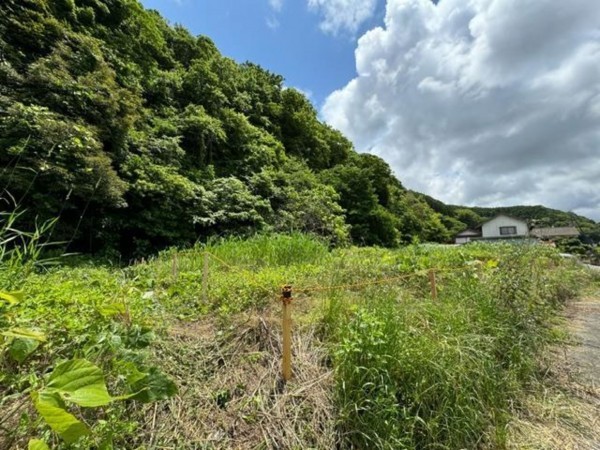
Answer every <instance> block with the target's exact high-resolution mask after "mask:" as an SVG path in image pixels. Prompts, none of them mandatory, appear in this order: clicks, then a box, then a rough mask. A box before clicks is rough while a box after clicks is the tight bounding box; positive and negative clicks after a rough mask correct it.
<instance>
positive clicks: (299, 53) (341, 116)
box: [142, 0, 600, 220]
mask: <svg viewBox="0 0 600 450" xmlns="http://www.w3.org/2000/svg"><path fill="white" fill-rule="evenodd" d="M142 1H143V3H144V4H145V5H146V6H147V7H150V8H154V9H158V10H159V11H160V12H161V13H162V15H163V16H164V17H166V18H167V19H168V20H169V21H170V22H171V23H173V24H175V23H179V24H182V25H184V26H185V27H186V28H188V29H189V30H190V31H191V32H192V33H194V34H203V35H207V36H209V37H210V38H211V39H212V40H213V41H214V42H215V43H216V45H217V46H218V47H219V49H220V50H221V52H222V53H223V54H224V55H226V56H229V57H232V58H234V59H235V60H237V61H240V62H243V61H247V60H249V61H252V62H254V63H257V64H260V65H261V66H263V67H264V68H266V69H268V70H270V71H272V72H275V73H278V74H280V75H283V76H284V77H285V79H286V85H287V86H291V87H295V88H298V89H300V90H302V91H304V92H305V93H309V94H310V98H311V100H312V101H313V103H314V104H315V106H316V107H317V109H318V110H319V114H320V117H321V118H322V119H323V120H325V121H326V122H328V123H329V124H331V125H332V126H334V127H335V128H337V129H339V130H340V131H342V133H344V134H345V135H346V136H347V137H348V138H349V139H350V140H351V141H352V142H353V143H354V146H355V148H356V149H357V150H358V151H368V152H370V153H374V154H376V155H379V156H381V157H382V158H383V159H385V160H386V161H387V162H388V163H389V164H390V166H391V167H392V169H393V170H394V173H395V174H396V175H397V176H398V178H399V179H400V180H401V181H402V183H403V184H404V186H406V187H408V188H410V189H414V190H417V191H419V192H424V193H426V194H429V195H432V196H434V197H436V198H438V199H440V200H443V201H445V202H447V203H451V204H467V205H480V206H502V205H518V204H529V205H532V204H533V205H535V204H544V205H546V206H550V207H554V208H558V209H562V210H567V211H568V210H571V211H575V212H577V213H580V214H583V215H587V216H588V217H592V218H594V219H595V220H600V189H598V180H600V126H599V124H600V64H599V63H598V61H600V8H599V7H598V5H597V1H593V0H569V1H568V2H565V1H563V2H559V1H557V0H494V1H491V0H469V1H467V0H441V1H439V2H438V1H435V0H434V1H432V0H142Z"/></svg>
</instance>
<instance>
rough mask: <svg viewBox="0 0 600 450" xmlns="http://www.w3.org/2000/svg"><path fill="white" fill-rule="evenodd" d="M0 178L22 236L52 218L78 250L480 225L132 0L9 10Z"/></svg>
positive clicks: (1, 79) (1, 26)
mask: <svg viewBox="0 0 600 450" xmlns="http://www.w3.org/2000/svg"><path fill="white" fill-rule="evenodd" d="M0 170H1V172H0V188H1V189H4V194H3V198H4V199H5V201H6V202H7V207H11V205H10V204H13V205H14V204H18V205H19V206H20V207H21V208H23V209H25V210H26V213H25V214H24V215H23V216H22V217H21V219H22V221H23V222H25V223H24V224H21V226H22V227H24V228H27V227H29V228H32V227H33V226H34V224H35V222H36V221H38V223H39V222H40V221H43V220H45V219H48V218H56V217H59V221H58V226H57V229H56V231H55V232H54V236H53V238H55V239H62V240H65V241H67V242H71V245H70V250H79V251H86V252H99V251H100V252H109V253H111V252H115V251H116V252H117V253H120V254H123V255H126V256H132V255H141V254H147V253H149V252H153V251H156V250H157V249H160V248H163V247H166V246H169V245H186V244H189V243H191V242H194V241H196V240H198V239H205V238H207V237H209V236H214V235H226V234H246V233H253V232H256V231H263V230H265V231H291V230H295V231H303V232H310V233H315V234H318V235H321V236H324V237H326V238H327V239H329V240H330V241H331V242H332V243H333V244H338V243H344V242H349V241H352V242H354V243H356V244H366V245H382V246H395V245H397V244H399V243H402V242H410V241H412V240H414V239H419V240H426V241H440V242H444V241H448V240H449V239H450V238H451V236H452V234H453V233H455V232H457V231H461V230H462V229H464V228H466V226H468V225H470V221H472V220H474V218H473V215H470V214H469V213H461V212H460V211H459V212H458V213H456V211H454V210H452V211H450V213H448V214H446V213H443V212H442V211H441V210H440V209H439V208H438V210H437V211H436V210H435V208H432V207H431V206H430V205H429V204H428V203H427V201H426V199H425V198H424V197H422V196H420V195H418V194H415V193H413V192H410V191H407V190H406V189H404V187H403V186H402V184H401V183H400V182H399V181H398V180H397V179H396V178H395V177H394V176H393V175H392V173H391V171H390V168H389V166H388V165H387V164H386V163H385V162H384V161H383V160H381V159H380V158H377V157H375V156H373V155H368V154H359V153H357V152H356V151H355V149H354V148H353V147H352V144H351V143H350V142H349V141H348V140H347V139H346V138H345V137H344V136H343V135H342V134H341V133H339V132H338V131H336V130H334V129H332V128H331V127H329V126H328V125H326V124H324V123H322V122H320V121H319V120H318V118H317V113H316V110H315V108H314V107H313V105H312V104H311V103H310V101H308V99H307V98H306V97H305V96H304V95H303V94H301V93H300V92H299V91H297V90H295V89H291V88H286V86H285V84H284V80H283V78H282V77H281V76H279V75H276V74H273V73H270V72H268V71H266V70H264V69H262V68H261V67H259V66H257V65H255V64H252V63H245V64H238V63H236V62H235V61H233V60H231V59H229V58H226V57H224V56H222V55H221V54H220V53H219V51H218V49H217V48H216V47H215V45H214V44H213V42H212V41H211V40H210V39H209V38H207V37H203V36H202V37H194V36H192V35H191V34H190V33H189V32H188V31H186V30H185V29H184V28H182V27H179V26H174V27H173V26H170V25H169V24H167V22H166V21H165V20H164V19H163V18H161V16H160V15H159V14H158V13H157V12H155V11H148V10H145V9H144V8H143V7H142V6H141V4H140V3H139V2H138V1H137V0H3V1H2V3H1V4H0ZM10 196H11V197H12V199H9V197H10ZM7 199H9V200H7ZM461 214H462V215H461ZM465 214H466V215H465Z"/></svg>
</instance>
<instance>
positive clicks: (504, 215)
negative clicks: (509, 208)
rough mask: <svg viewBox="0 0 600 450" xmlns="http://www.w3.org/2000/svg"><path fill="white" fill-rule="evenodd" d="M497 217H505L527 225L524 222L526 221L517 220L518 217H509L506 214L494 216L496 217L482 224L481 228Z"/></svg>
mask: <svg viewBox="0 0 600 450" xmlns="http://www.w3.org/2000/svg"><path fill="white" fill-rule="evenodd" d="M498 217H507V218H509V219H512V220H516V221H517V222H521V223H524V224H526V225H527V221H526V220H523V219H519V218H518V217H514V216H509V215H508V214H496V215H495V216H494V217H492V218H491V219H489V220H486V221H485V222H483V223H482V224H481V226H483V225H485V224H486V223H489V222H491V221H492V220H496V219H497V218H498Z"/></svg>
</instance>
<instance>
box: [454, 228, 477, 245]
mask: <svg viewBox="0 0 600 450" xmlns="http://www.w3.org/2000/svg"><path fill="white" fill-rule="evenodd" d="M475 239H481V230H479V231H477V230H465V231H461V232H460V233H458V234H457V235H456V236H455V237H454V243H455V244H466V243H467V242H471V241H472V240H475Z"/></svg>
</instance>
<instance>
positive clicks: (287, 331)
mask: <svg viewBox="0 0 600 450" xmlns="http://www.w3.org/2000/svg"><path fill="white" fill-rule="evenodd" d="M291 303H292V287H291V286H284V287H283V289H282V290H281V304H282V307H283V320H282V329H283V346H282V351H283V361H282V364H281V373H282V375H283V379H284V380H285V381H289V380H290V379H291V378H292V305H291Z"/></svg>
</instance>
